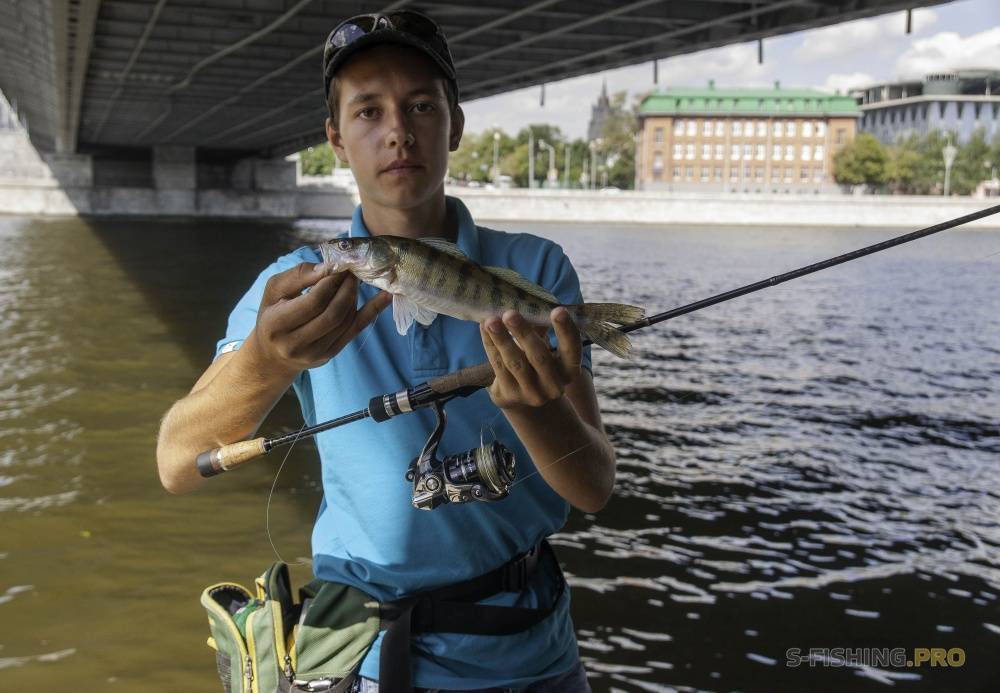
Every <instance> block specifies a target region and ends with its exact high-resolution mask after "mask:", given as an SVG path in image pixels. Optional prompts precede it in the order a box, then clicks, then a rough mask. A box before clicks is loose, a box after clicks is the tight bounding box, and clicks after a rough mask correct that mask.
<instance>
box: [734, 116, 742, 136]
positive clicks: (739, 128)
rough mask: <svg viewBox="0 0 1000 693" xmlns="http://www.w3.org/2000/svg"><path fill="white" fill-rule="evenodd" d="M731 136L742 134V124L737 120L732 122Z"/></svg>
mask: <svg viewBox="0 0 1000 693" xmlns="http://www.w3.org/2000/svg"><path fill="white" fill-rule="evenodd" d="M733 134H734V135H736V136H737V137H739V136H741V135H742V134H743V123H741V122H740V121H738V120H734V121H733Z"/></svg>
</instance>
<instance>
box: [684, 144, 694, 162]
mask: <svg viewBox="0 0 1000 693" xmlns="http://www.w3.org/2000/svg"><path fill="white" fill-rule="evenodd" d="M684 158H685V159H693V158H694V145H693V144H689V145H688V146H686V147H685V148H684Z"/></svg>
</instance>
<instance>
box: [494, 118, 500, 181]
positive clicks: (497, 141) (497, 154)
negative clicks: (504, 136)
mask: <svg viewBox="0 0 1000 693" xmlns="http://www.w3.org/2000/svg"><path fill="white" fill-rule="evenodd" d="M493 185H495V186H497V187H500V133H499V132H498V131H497V130H496V129H494V130H493Z"/></svg>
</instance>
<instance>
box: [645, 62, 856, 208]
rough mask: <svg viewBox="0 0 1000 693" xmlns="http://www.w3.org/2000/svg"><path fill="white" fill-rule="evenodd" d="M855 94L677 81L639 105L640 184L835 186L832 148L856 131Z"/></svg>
mask: <svg viewBox="0 0 1000 693" xmlns="http://www.w3.org/2000/svg"><path fill="white" fill-rule="evenodd" d="M860 116H861V110H860V108H859V107H858V105H857V103H856V102H855V100H854V99H853V98H851V97H849V96H843V95H841V94H839V93H837V94H828V93H826V92H822V91H818V90H814V89H782V88H781V85H780V83H777V82H776V83H775V85H774V87H773V88H772V89H739V88H726V89H721V88H716V87H715V83H714V82H711V81H710V82H709V83H708V86H707V87H706V88H703V89H695V88H688V87H678V88H672V89H667V90H665V91H660V92H656V93H653V94H650V95H649V96H647V97H646V98H645V99H643V101H642V103H641V104H640V106H639V124H640V127H639V142H638V146H637V147H636V187H637V189H645V190H656V189H660V190H703V191H707V190H715V191H732V192H788V193H792V192H798V193H802V192H817V193H818V192H835V191H837V190H838V188H837V186H836V184H835V183H834V181H833V167H832V161H833V155H834V154H835V153H836V151H837V150H839V149H840V148H841V147H843V146H844V145H845V144H847V143H848V142H850V141H851V139H853V138H854V133H855V131H856V128H857V120H858V118H859V117H860Z"/></svg>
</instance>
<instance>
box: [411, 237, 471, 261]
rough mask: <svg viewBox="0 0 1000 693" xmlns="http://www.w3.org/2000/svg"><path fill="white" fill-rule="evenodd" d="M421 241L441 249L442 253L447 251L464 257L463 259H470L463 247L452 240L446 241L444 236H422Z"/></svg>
mask: <svg viewBox="0 0 1000 693" xmlns="http://www.w3.org/2000/svg"><path fill="white" fill-rule="evenodd" d="M420 242H421V243H425V244H427V245H429V246H430V247H432V248H435V249H437V250H440V251H441V252H442V253H447V254H448V255H452V256H454V257H458V258H462V259H463V260H468V259H469V256H468V255H466V254H465V253H463V252H462V249H461V248H459V247H458V246H457V245H455V244H454V243H452V242H451V241H446V240H445V239H443V238H421V239H420Z"/></svg>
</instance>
